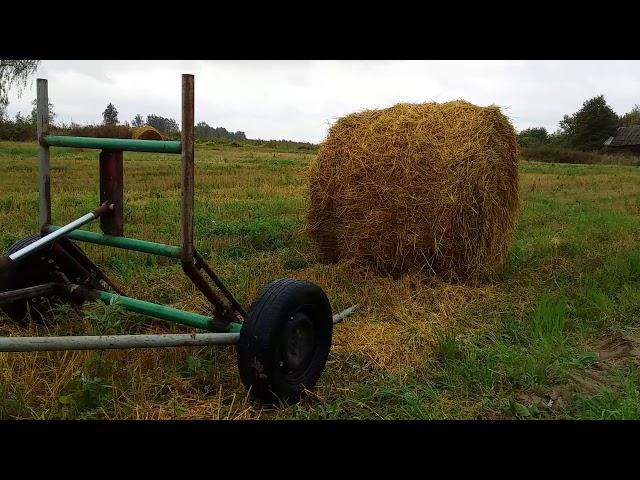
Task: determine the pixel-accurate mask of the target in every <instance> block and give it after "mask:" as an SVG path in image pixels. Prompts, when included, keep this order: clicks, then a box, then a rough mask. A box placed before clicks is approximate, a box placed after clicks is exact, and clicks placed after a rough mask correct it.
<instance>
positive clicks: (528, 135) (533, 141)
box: [518, 127, 549, 147]
mask: <svg viewBox="0 0 640 480" xmlns="http://www.w3.org/2000/svg"><path fill="white" fill-rule="evenodd" d="M518 143H519V144H520V145H522V146H523V147H531V146H534V145H545V144H547V143H549V132H547V129H546V128H544V127H538V128H526V129H524V130H522V131H521V132H520V133H519V134H518Z"/></svg>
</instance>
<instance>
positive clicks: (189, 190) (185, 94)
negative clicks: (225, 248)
mask: <svg viewBox="0 0 640 480" xmlns="http://www.w3.org/2000/svg"><path fill="white" fill-rule="evenodd" d="M193 103H194V102H193V75H189V74H183V75H182V182H181V186H182V208H181V209H180V237H181V246H182V251H181V259H182V261H183V262H189V263H191V262H193V184H194V165H193V163H194V148H193V142H194V138H193V123H194V107H193Z"/></svg>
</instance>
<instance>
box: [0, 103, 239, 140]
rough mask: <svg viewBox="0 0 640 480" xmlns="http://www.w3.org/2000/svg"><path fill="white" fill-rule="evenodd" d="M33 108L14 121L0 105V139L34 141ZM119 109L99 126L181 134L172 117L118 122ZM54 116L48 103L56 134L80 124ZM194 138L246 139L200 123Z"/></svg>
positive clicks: (104, 117) (110, 106)
mask: <svg viewBox="0 0 640 480" xmlns="http://www.w3.org/2000/svg"><path fill="white" fill-rule="evenodd" d="M31 103H32V105H33V109H32V111H31V113H30V114H29V115H27V116H25V115H23V114H22V113H20V112H18V113H17V114H16V115H15V117H14V118H13V119H10V118H8V117H7V115H6V106H7V104H8V102H6V101H4V102H0V139H4V140H15V141H26V140H33V139H35V135H36V130H35V129H36V120H37V114H36V100H35V99H34V100H33V101H32V102H31ZM118 115H119V112H118V109H117V108H116V107H115V106H114V105H113V103H111V102H110V103H109V104H108V105H107V107H106V108H105V109H104V111H103V112H102V125H104V126H121V127H125V128H129V127H144V126H150V127H153V128H155V129H156V130H158V131H159V132H161V133H163V134H165V135H174V134H178V133H180V126H179V125H178V122H176V120H175V119H173V118H168V117H163V116H162V115H156V114H149V115H147V116H146V119H145V118H144V117H143V116H142V115H141V114H139V113H138V114H136V115H135V116H134V118H133V119H132V120H131V122H124V123H123V124H121V123H120V120H119V119H118ZM56 117H57V115H56V113H55V111H54V105H53V103H52V102H49V124H50V126H51V127H52V128H57V130H58V131H62V132H64V130H77V129H78V128H79V127H80V125H78V124H77V123H75V122H71V123H70V124H64V123H60V124H58V123H56ZM194 135H195V137H196V138H197V139H225V140H246V139H247V137H246V135H245V133H244V132H241V131H237V132H230V131H228V130H227V129H226V128H224V127H212V126H210V125H209V124H207V122H200V123H198V124H197V125H196V126H195V127H194Z"/></svg>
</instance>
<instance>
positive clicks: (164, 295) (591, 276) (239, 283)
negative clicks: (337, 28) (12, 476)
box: [0, 142, 640, 419]
mask: <svg viewBox="0 0 640 480" xmlns="http://www.w3.org/2000/svg"><path fill="white" fill-rule="evenodd" d="M312 158H313V154H310V153H304V152H295V151H294V152H292V151H274V150H268V151H267V150H261V149H260V148H248V147H243V148H231V147H211V146H200V147H198V148H197V149H196V205H195V229H196V246H197V248H198V249H199V250H200V251H201V252H202V253H203V255H204V256H205V257H206V258H207V259H208V261H209V262H210V264H211V265H212V266H213V267H214V269H215V270H216V271H217V272H218V273H219V275H220V276H221V278H222V279H223V280H224V281H225V282H226V283H227V284H228V286H229V288H230V289H231V290H232V292H233V293H234V294H235V295H236V296H237V297H238V299H239V300H240V301H241V302H242V303H243V304H244V305H246V306H248V305H249V304H250V302H251V301H252V299H253V298H254V297H255V296H256V295H257V294H258V292H259V291H260V289H261V288H262V287H263V286H264V285H266V284H267V283H269V282H270V281H271V280H273V279H276V278H280V277H287V276H292V277H296V278H302V279H306V280H309V281H312V282H315V283H317V284H318V285H320V286H321V287H322V288H324V289H325V290H326V292H327V293H328V295H329V298H330V300H331V302H332V306H333V308H334V310H335V311H339V310H342V309H344V308H346V307H348V306H350V305H352V304H354V303H359V304H360V305H361V309H360V310H359V312H358V313H357V314H355V315H354V316H352V317H350V318H349V319H347V320H345V321H344V322H343V323H341V324H339V325H338V326H336V328H335V329H334V342H333V347H332V352H331V356H330V359H329V362H328V364H327V367H326V369H325V371H324V373H323V375H322V377H321V379H320V381H319V383H318V385H317V387H316V388H315V389H314V391H313V392H312V393H311V394H310V395H309V397H308V398H307V399H305V400H304V401H303V402H301V403H300V404H298V405H293V406H289V407H287V408H280V409H275V408H267V407H265V406H262V405H260V404H257V403H254V402H253V401H252V400H251V399H250V398H248V396H247V392H246V390H245V389H244V387H243V386H242V385H241V383H240V380H239V377H238V374H237V368H236V360H235V349H234V347H217V348H208V347H207V348H180V349H145V350H124V351H102V352H41V353H0V418H155V419H158V418H206V419H227V418H229V419H250V418H304V419H306V418H312V419H318V418H322V419H327V418H329V419H330V418H361V419H397V418H401V419H406V418H409V419H414V418H418V419H442V418H444V419H447V418H463V419H470V418H588V419H592V418H607V419H610V418H640V394H639V389H640V375H639V374H638V360H639V359H640V250H638V245H639V243H640V170H638V169H637V167H622V166H609V165H567V164H563V165H556V164H546V163H529V162H523V163H522V164H521V202H522V211H521V215H520V220H519V224H518V229H517V233H516V237H515V239H514V243H513V246H512V248H511V252H510V255H509V258H508V261H507V263H506V264H505V265H504V267H503V268H502V269H501V270H500V271H499V272H497V274H496V277H495V278H494V279H492V280H491V281H490V282H489V281H487V282H486V283H484V284H481V285H474V286H471V285H459V284H458V285H453V284H446V283H443V282H440V281H438V280H437V279H434V278H429V277H418V276H406V277H403V278H401V279H400V280H397V281H394V280H392V279H388V278H380V277H376V276H374V275H371V274H369V273H368V272H366V271H362V270H354V269H352V268H350V267H349V265H346V264H337V265H323V264H321V263H320V262H319V258H318V256H317V253H316V252H315V249H314V246H313V244H312V243H311V241H310V240H309V239H308V237H307V236H306V235H305V233H304V209H305V205H306V168H307V165H308V163H309V161H310V160H311V159H312ZM36 164H37V162H36V148H35V145H33V144H28V143H24V144H23V143H8V142H0V248H2V249H3V250H4V249H6V248H7V247H8V246H9V245H10V244H11V243H13V242H14V241H16V240H18V239H20V238H22V237H24V236H26V235H29V234H32V233H34V232H36V231H37V228H38V212H37V208H38V194H37V191H36V172H37V165H36ZM51 168H52V192H53V218H54V223H56V224H62V223H64V222H66V221H69V220H71V219H73V218H75V217H78V216H80V215H82V214H84V213H86V212H87V211H89V210H91V209H93V208H95V206H96V205H97V202H98V168H97V151H92V150H74V149H52V160H51ZM179 172H180V158H179V156H172V155H160V154H143V153H129V152H125V212H126V218H125V234H126V235H127V236H130V237H135V238H141V239H147V240H152V241H158V242H163V243H169V244H177V243H178V227H179V225H178V224H179V200H180V178H179V175H180V173H179ZM87 228H90V229H92V230H96V231H97V228H98V226H97V225H92V226H90V227H87ZM83 247H84V248H85V250H86V251H87V252H88V254H89V255H90V256H91V257H92V258H93V259H94V260H95V261H96V262H97V263H98V264H100V265H101V266H103V267H104V268H105V269H106V270H107V272H108V273H109V274H110V275H112V276H113V277H114V278H116V279H117V280H118V281H120V282H121V283H122V284H123V286H124V289H125V291H126V293H127V294H128V295H130V296H135V297H139V298H142V299H146V300H150V301H155V302H159V303H163V304H167V305H172V306H174V307H177V308H184V309H188V310H191V311H197V312H201V313H206V312H207V308H208V306H207V302H206V300H205V299H204V298H203V297H202V295H201V294H200V293H199V292H198V291H197V290H196V289H195V288H194V287H193V286H192V285H191V284H190V283H189V281H188V280H187V279H186V277H185V276H184V275H183V274H182V272H181V269H180V267H179V265H177V264H176V262H174V261H172V260H168V259H163V258H157V257H152V256H146V255H143V254H137V253H133V252H125V251H122V250H116V249H110V248H108V247H98V246H94V245H88V244H87V245H83ZM183 331H190V330H189V329H187V328H183V327H180V326H176V325H172V324H167V323H164V322H161V321H154V320H150V319H148V318H145V317H142V316H140V315H135V314H130V313H126V312H122V311H121V310H120V309H119V308H118V306H117V305H103V304H99V303H96V304H85V305H84V307H83V308H82V309H81V310H75V309H73V308H72V307H69V306H65V307H61V308H58V309H56V310H54V311H53V312H52V318H51V320H50V321H48V323H47V324H46V325H35V324H32V325H29V326H26V327H25V326H18V325H15V324H13V323H11V322H10V321H9V320H8V319H7V318H6V317H2V316H0V335H19V334H29V335H33V334H39V335H53V334H60V335H63V334H82V333H85V334H86V333H91V334H105V333H142V332H183Z"/></svg>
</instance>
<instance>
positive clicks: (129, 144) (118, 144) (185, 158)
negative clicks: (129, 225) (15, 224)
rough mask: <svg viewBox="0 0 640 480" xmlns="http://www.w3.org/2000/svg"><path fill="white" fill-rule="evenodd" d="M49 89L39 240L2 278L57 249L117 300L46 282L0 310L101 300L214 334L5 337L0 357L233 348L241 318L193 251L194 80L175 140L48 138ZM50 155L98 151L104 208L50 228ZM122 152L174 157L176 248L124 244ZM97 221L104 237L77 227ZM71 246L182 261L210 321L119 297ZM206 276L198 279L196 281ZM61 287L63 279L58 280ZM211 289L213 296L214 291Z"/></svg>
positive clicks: (41, 111) (16, 256)
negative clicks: (177, 163)
mask: <svg viewBox="0 0 640 480" xmlns="http://www.w3.org/2000/svg"><path fill="white" fill-rule="evenodd" d="M48 103H49V99H48V85H47V80H46V79H38V80H37V134H38V191H39V213H40V235H41V238H40V239H39V240H37V241H35V242H33V243H31V244H30V245H27V246H26V247H24V248H22V249H20V250H18V251H17V252H13V253H12V254H10V255H5V256H0V273H2V271H3V270H4V271H10V270H11V269H13V268H19V266H20V260H21V259H22V258H24V257H27V256H29V255H31V254H33V253H34V252H36V251H38V250H39V249H42V248H44V247H45V246H51V248H57V249H58V250H57V252H58V253H60V254H61V255H63V257H64V258H65V259H66V261H68V262H71V263H72V264H73V265H74V266H75V267H78V268H80V269H82V271H85V272H91V273H93V274H95V275H96V276H97V277H98V278H99V279H100V280H102V281H104V282H105V283H106V284H107V285H109V286H110V287H111V288H112V289H113V290H114V291H115V293H112V292H108V291H106V290H98V289H95V288H88V287H87V286H84V285H78V284H74V283H71V282H69V281H68V280H66V281H63V283H58V282H48V283H44V284H42V285H36V286H30V287H28V288H22V289H15V290H10V291H6V292H2V293H0V304H2V303H9V302H11V301H16V300H21V299H27V298H33V297H36V296H38V295H43V294H45V293H52V292H62V293H64V294H65V295H67V296H68V298H69V299H71V300H72V301H76V302H78V303H81V302H83V301H85V300H102V301H104V302H106V303H109V302H114V301H115V302H117V303H118V304H119V305H121V306H122V307H123V308H124V309H125V310H128V311H132V312H137V313H141V314H144V315H147V316H150V317H154V318H159V319H163V320H166V321H169V322H174V323H178V324H182V325H186V326H189V327H195V328H199V329H202V330H205V331H209V332H214V333H210V334H172V335H111V336H102V337H87V336H75V337H72V336H67V337H7V338H0V351H35V350H64V349H72V350H79V349H107V348H137V347H169V346H189V345H215V344H229V343H237V342H238V338H239V332H240V330H241V327H242V322H243V321H244V319H245V317H246V315H247V314H246V312H245V310H244V309H243V308H242V306H241V305H240V304H239V303H238V302H237V300H236V299H235V298H234V296H233V295H232V294H231V292H230V291H229V290H228V289H227V288H226V286H225V285H224V284H223V282H222V281H221V280H220V279H219V278H218V276H217V275H216V274H215V272H214V271H213V269H212V268H211V267H210V266H209V265H208V264H207V262H206V261H205V259H204V258H203V257H202V255H200V253H199V252H198V251H197V250H196V249H195V247H194V241H193V201H194V76H193V75H190V74H183V75H182V122H181V140H180V141H166V140H162V141H160V140H137V139H119V138H93V137H72V136H57V135H49V118H48ZM50 147H72V148H89V149H98V150H101V152H100V157H99V160H100V202H101V203H102V205H101V206H100V207H98V208H97V209H95V210H94V211H93V212H90V213H88V214H86V215H84V216H82V217H80V218H79V219H77V220H75V221H73V222H70V223H69V224H67V225H64V226H61V227H59V226H55V225H53V224H52V222H51V186H50V183H51V179H50V173H49V158H50ZM124 151H134V152H160V153H169V154H180V155H181V156H182V168H181V192H182V198H181V209H180V246H179V247H176V246H172V245H165V244H161V243H155V242H149V241H145V240H138V239H134V238H128V237H125V236H123V230H124V227H123V214H122V212H123V155H122V153H123V152H124ZM97 218H100V227H101V229H102V231H103V233H102V234H100V233H95V232H90V231H87V230H82V229H80V228H79V227H80V226H82V225H84V224H86V223H89V222H91V221H93V220H96V219H97ZM69 240H75V241H78V242H89V243H94V244H98V245H106V246H111V247H115V248H121V249H125V250H132V251H137V252H143V253H149V254H153V255H159V256H164V257H169V258H174V259H177V260H179V261H180V263H181V266H182V270H183V271H184V273H185V274H186V275H187V277H188V278H189V279H190V280H191V281H192V282H193V283H194V285H195V286H196V287H197V288H198V289H199V290H200V291H201V292H202V293H203V294H204V295H205V297H206V298H207V299H208V300H209V302H210V303H211V306H212V310H213V315H211V316H208V315H202V314H198V313H193V312H188V311H184V310H180V309H176V308H172V307H168V306H164V305H160V304H156V303H152V302H147V301H143V300H139V299H135V298H130V297H127V296H124V295H122V291H121V289H120V287H119V286H118V285H117V284H116V283H115V282H114V281H113V280H111V279H110V278H108V277H107V275H106V274H104V272H102V270H101V269H100V268H99V267H98V266H97V265H95V264H94V263H93V262H92V261H91V260H90V259H89V258H88V257H87V256H86V255H84V253H83V252H82V250H80V249H79V248H77V246H75V245H74V244H73V242H70V241H69ZM54 242H55V243H54ZM202 271H204V275H203V273H202ZM63 280H64V279H63ZM214 287H215V288H214ZM355 307H356V306H354V307H351V308H349V309H346V310H344V311H343V312H340V313H338V314H336V315H334V318H333V322H334V323H337V322H339V321H341V320H342V319H344V318H345V317H346V316H348V315H350V314H351V313H352V312H353V311H354V309H355Z"/></svg>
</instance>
